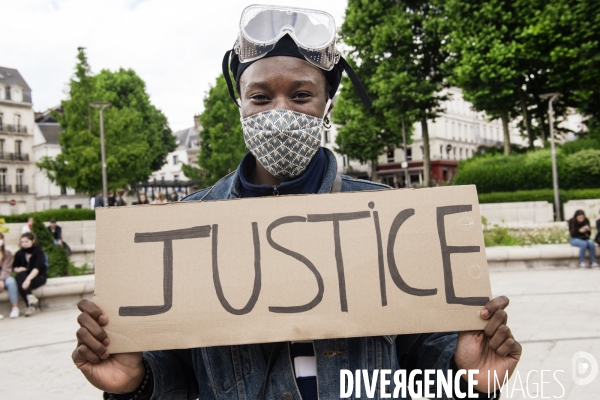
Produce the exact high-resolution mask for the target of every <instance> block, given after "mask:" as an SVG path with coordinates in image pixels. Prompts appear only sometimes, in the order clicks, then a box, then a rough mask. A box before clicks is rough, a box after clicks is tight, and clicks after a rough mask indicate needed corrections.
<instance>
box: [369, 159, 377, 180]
mask: <svg viewBox="0 0 600 400" xmlns="http://www.w3.org/2000/svg"><path fill="white" fill-rule="evenodd" d="M377 178H378V175H377V160H371V181H373V182H377Z"/></svg>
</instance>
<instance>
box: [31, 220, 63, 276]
mask: <svg viewBox="0 0 600 400" xmlns="http://www.w3.org/2000/svg"><path fill="white" fill-rule="evenodd" d="M33 233H35V236H36V238H37V241H38V243H39V245H40V246H41V247H42V250H44V252H45V253H46V254H47V255H48V264H49V265H50V267H49V268H48V278H56V277H58V276H65V275H67V274H68V272H69V264H70V262H69V257H68V256H67V252H66V251H65V249H64V247H62V246H56V245H55V244H54V236H52V233H50V231H49V230H48V228H46V226H45V225H44V223H43V222H42V221H41V220H38V219H34V220H33Z"/></svg>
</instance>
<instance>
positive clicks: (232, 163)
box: [184, 74, 248, 185]
mask: <svg viewBox="0 0 600 400" xmlns="http://www.w3.org/2000/svg"><path fill="white" fill-rule="evenodd" d="M200 125H202V130H201V131H200V141H201V143H202V146H201V148H200V154H199V155H198V165H199V166H200V169H201V170H198V169H197V168H194V167H191V166H187V168H186V169H185V170H184V173H185V174H186V176H188V177H191V178H192V177H193V178H192V179H195V180H201V181H203V183H205V184H206V185H212V184H213V183H215V182H216V181H218V180H219V179H221V178H222V177H223V176H225V175H227V174H228V173H230V172H231V171H234V170H235V169H236V168H237V166H238V164H239V163H240V161H241V160H242V157H243V156H244V154H246V152H247V151H248V150H247V149H246V144H245V142H244V135H243V134H242V124H241V122H240V112H239V108H238V107H237V106H236V105H235V104H234V103H233V102H232V101H231V98H230V97H229V91H228V89H227V83H226V82H225V78H224V77H223V75H222V74H221V75H220V76H219V77H218V78H217V80H216V83H215V85H214V86H212V87H211V88H210V90H209V91H208V93H207V94H206V96H205V97H204V112H203V113H202V115H200ZM188 174H189V175H188Z"/></svg>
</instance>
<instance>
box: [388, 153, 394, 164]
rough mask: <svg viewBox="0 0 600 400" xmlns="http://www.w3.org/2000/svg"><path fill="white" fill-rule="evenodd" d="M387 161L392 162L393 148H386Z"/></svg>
mask: <svg viewBox="0 0 600 400" xmlns="http://www.w3.org/2000/svg"><path fill="white" fill-rule="evenodd" d="M387 162H388V163H393V162H394V150H388V151H387Z"/></svg>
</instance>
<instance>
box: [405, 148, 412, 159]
mask: <svg viewBox="0 0 600 400" xmlns="http://www.w3.org/2000/svg"><path fill="white" fill-rule="evenodd" d="M406 161H412V147H407V148H406Z"/></svg>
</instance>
